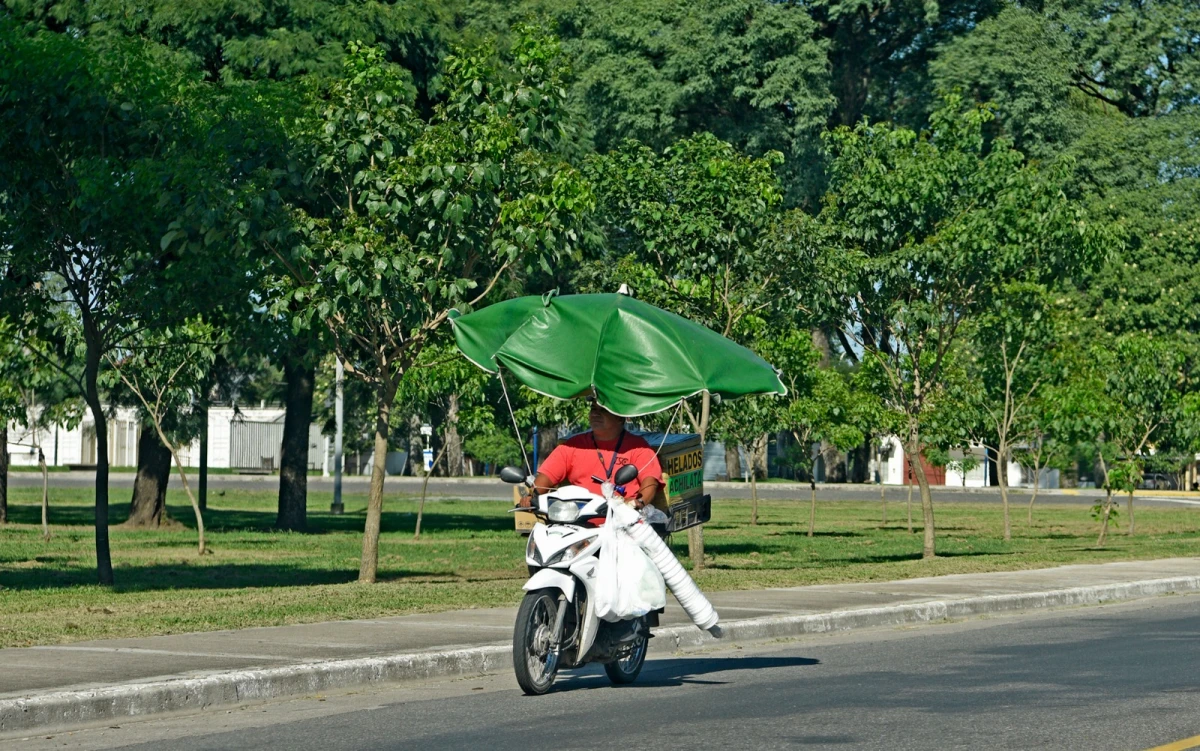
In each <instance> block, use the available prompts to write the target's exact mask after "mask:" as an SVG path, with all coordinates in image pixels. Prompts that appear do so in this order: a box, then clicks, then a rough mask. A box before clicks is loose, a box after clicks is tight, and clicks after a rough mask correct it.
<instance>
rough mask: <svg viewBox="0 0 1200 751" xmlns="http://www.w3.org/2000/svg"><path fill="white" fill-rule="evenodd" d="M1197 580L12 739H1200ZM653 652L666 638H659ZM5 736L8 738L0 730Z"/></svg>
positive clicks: (1057, 742)
mask: <svg viewBox="0 0 1200 751" xmlns="http://www.w3.org/2000/svg"><path fill="white" fill-rule="evenodd" d="M1197 643H1200V596H1191V597H1187V596H1180V597H1165V598H1158V599H1154V600H1143V601H1139V602H1135V603H1125V604H1121V605H1112V606H1107V607H1097V608H1082V609H1077V610H1069V611H1058V612H1049V613H1036V614H1025V615H1022V616H1013V617H1006V618H996V619H988V620H975V621H967V622H960V623H941V624H932V625H926V626H922V627H919V628H913V629H904V630H897V629H888V630H876V631H864V632H855V633H853V634H841V635H824V636H816V637H806V638H805V639H803V640H799V641H795V642H790V643H787V644H774V645H768V646H759V647H747V648H744V649H725V650H723V651H721V650H718V651H713V652H709V653H703V654H691V655H682V656H680V655H674V656H673V655H660V656H658V658H657V659H652V660H651V661H650V662H648V663H647V665H646V668H645V670H644V671H643V673H642V676H641V678H640V679H639V680H638V682H637V683H635V684H634V685H632V686H629V687H622V688H614V687H611V686H609V685H608V681H607V679H606V678H605V677H604V675H603V674H602V673H600V672H599V671H597V670H588V671H585V672H583V673H574V674H569V675H567V676H565V677H562V678H560V683H559V684H558V685H557V690H556V691H554V692H553V693H551V694H550V695H548V696H544V697H537V698H533V697H524V696H522V695H521V694H520V692H519V691H518V690H517V689H516V686H515V682H514V680H513V679H512V676H511V674H510V673H508V672H503V673H500V674H497V675H493V676H482V677H476V678H463V679H457V680H445V681H437V682H429V683H425V684H422V685H406V686H404V687H391V688H381V689H375V690H370V691H364V692H361V693H345V694H337V695H330V696H324V697H308V698H305V699H296V700H291V701H282V702H276V703H271V704H265V705H257V706H250V707H244V708H235V709H231V710H215V711H208V712H203V713H199V714H194V715H187V716H175V717H168V718H160V719H151V720H144V721H140V722H123V723H117V725H119V726H118V727H103V728H99V729H94V730H83V731H77V732H74V733H59V734H45V735H39V736H37V737H36V738H33V739H29V740H23V741H11V742H9V744H8V747H11V748H13V749H22V750H23V751H43V750H44V749H51V748H54V749H83V748H88V749H108V748H126V747H128V748H134V749H139V750H144V751H162V750H163V749H179V750H181V751H200V750H201V749H204V750H206V751H211V750H216V749H242V748H287V749H292V750H294V751H341V750H343V749H404V750H405V751H417V750H419V749H483V748H486V749H520V750H521V751H526V750H527V749H531V748H536V749H546V750H557V749H585V748H587V749H595V748H599V749H622V750H626V749H642V748H646V749H656V751H657V750H661V749H665V748H689V749H705V748H730V749H740V748H754V749H775V748H805V749H881V750H882V749H887V750H888V751H901V750H903V749H914V750H915V749H920V750H921V751H927V750H929V749H984V748H986V749H1023V750H1024V749H1081V750H1084V749H1086V750H1087V751H1108V750H1112V751H1117V750H1118V749H1119V750H1121V751H1129V749H1148V748H1152V747H1157V746H1159V745H1162V744H1168V743H1175V744H1176V745H1174V746H1173V747H1172V748H1173V749H1183V748H1191V747H1192V746H1191V745H1188V744H1178V741H1180V740H1181V739H1185V738H1193V742H1194V743H1195V744H1196V745H1200V649H1197V648H1196V645H1197ZM651 655H652V658H653V657H654V647H653V644H652V645H651ZM0 745H3V744H0Z"/></svg>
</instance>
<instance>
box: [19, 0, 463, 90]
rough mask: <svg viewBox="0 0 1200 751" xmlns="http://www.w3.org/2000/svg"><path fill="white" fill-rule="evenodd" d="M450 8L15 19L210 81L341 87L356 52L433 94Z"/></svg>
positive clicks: (68, 3)
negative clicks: (152, 48) (132, 45)
mask: <svg viewBox="0 0 1200 751" xmlns="http://www.w3.org/2000/svg"><path fill="white" fill-rule="evenodd" d="M451 7H452V6H447V5H445V4H442V3H425V2H416V3H357V2H347V0H253V1H252V2H248V3H244V4H240V5H238V6H236V7H232V6H197V5H195V4H194V3H189V2H187V1H186V0H182V1H179V2H177V1H172V0H164V1H162V2H155V3H150V4H147V3H140V2H137V1H136V0H99V1H98V2H94V1H92V0H86V1H85V0H65V1H63V2H54V3H45V2H39V1H38V0H13V1H12V2H9V3H7V9H8V10H9V12H10V13H12V14H13V15H14V16H17V17H19V18H23V19H26V20H29V21H33V22H35V23H38V24H41V25H44V26H45V27H46V28H48V29H50V30H52V31H55V32H59V33H71V34H86V35H90V36H93V37H96V38H98V39H101V40H104V39H120V38H122V37H124V38H138V39H143V40H145V41H148V42H151V43H153V44H155V45H161V46H162V47H165V48H169V49H172V50H177V51H178V52H179V53H181V54H182V56H184V58H185V59H186V60H188V62H189V63H190V64H192V65H194V66H195V67H196V68H198V69H199V70H200V71H201V72H202V73H203V75H204V76H205V78H206V79H207V80H209V81H213V82H218V81H223V82H236V81H244V80H263V79H284V78H294V77H300V76H305V75H308V76H316V77H335V76H337V75H338V74H339V73H340V71H341V67H342V63H343V60H344V58H345V55H346V45H347V43H348V42H352V41H360V42H363V43H366V44H370V45H373V46H375V47H378V48H380V49H382V50H385V51H386V53H387V56H388V59H389V60H390V61H392V62H395V63H398V64H404V65H405V67H406V68H408V69H409V70H410V71H412V72H413V75H414V77H415V78H417V80H418V81H419V82H420V83H421V84H422V86H423V87H424V86H425V85H427V84H428V83H429V80H430V79H432V78H434V77H436V75H437V67H436V60H437V58H438V56H440V54H441V53H443V52H444V50H445V43H446V37H447V36H448V35H450V34H451V33H452V31H451V29H452V26H453V19H452V17H451V12H450V8H451Z"/></svg>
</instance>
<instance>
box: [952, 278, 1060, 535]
mask: <svg viewBox="0 0 1200 751" xmlns="http://www.w3.org/2000/svg"><path fill="white" fill-rule="evenodd" d="M1064 333H1065V332H1064V331H1063V327H1062V326H1061V325H1060V324H1059V322H1058V317H1057V312H1056V311H1055V310H1054V308H1053V302H1052V300H1050V299H1049V293H1048V291H1047V290H1046V289H1045V288H1044V287H1043V286H1041V285H1039V284H1032V283H1022V282H1014V283H1009V284H1006V285H1004V286H1003V287H1002V288H1001V289H1000V290H998V293H997V294H996V295H995V297H993V299H992V300H991V302H990V304H989V306H988V307H987V308H986V309H984V310H983V311H982V312H981V313H980V315H979V319H978V321H977V323H976V325H975V327H974V330H973V334H974V336H973V337H972V338H973V341H972V343H971V347H972V350H973V352H974V353H975V354H974V357H973V358H972V361H973V362H972V364H973V365H974V367H971V368H969V369H968V379H969V381H968V384H967V388H968V389H970V390H971V391H973V392H974V393H975V394H977V395H978V396H979V397H980V400H979V408H978V410H977V412H976V414H978V415H979V417H981V418H982V422H983V424H982V425H980V426H979V428H981V429H980V430H978V432H976V433H975V438H976V440H977V441H978V442H979V443H982V444H983V445H985V446H988V447H989V448H991V449H992V450H993V451H995V454H996V468H997V471H996V475H997V477H996V479H997V484H998V485H999V486H1000V500H1001V504H1002V505H1003V508H1004V539H1005V540H1011V539H1012V522H1011V519H1010V517H1009V507H1008V489H1009V478H1008V463H1009V461H1010V460H1011V459H1012V453H1013V448H1014V447H1015V446H1017V445H1021V444H1028V443H1030V442H1032V441H1035V440H1037V436H1036V434H1034V433H1033V432H1031V431H1032V430H1033V429H1034V428H1036V423H1035V422H1034V421H1032V420H1030V419H1027V417H1028V416H1029V415H1028V413H1029V411H1030V410H1031V409H1032V408H1033V404H1034V401H1035V400H1036V399H1037V398H1038V396H1040V392H1041V390H1042V389H1043V387H1044V386H1045V385H1046V384H1047V383H1048V382H1051V381H1052V380H1053V379H1054V378H1055V377H1056V370H1057V367H1058V366H1059V363H1056V362H1055V348H1056V346H1057V344H1058V342H1059V340H1060V338H1061V337H1062V335H1063V334H1064ZM1035 484H1036V483H1035Z"/></svg>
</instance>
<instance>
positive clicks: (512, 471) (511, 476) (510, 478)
mask: <svg viewBox="0 0 1200 751" xmlns="http://www.w3.org/2000/svg"><path fill="white" fill-rule="evenodd" d="M500 479H501V480H503V481H504V482H507V483H509V484H510V485H517V484H519V483H522V482H525V473H524V472H522V471H521V470H519V469H517V468H516V467H504V468H503V469H501V470H500Z"/></svg>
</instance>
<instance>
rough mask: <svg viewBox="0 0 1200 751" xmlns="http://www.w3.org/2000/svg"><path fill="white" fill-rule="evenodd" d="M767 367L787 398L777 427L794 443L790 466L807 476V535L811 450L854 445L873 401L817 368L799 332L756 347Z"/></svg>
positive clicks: (841, 376)
mask: <svg viewBox="0 0 1200 751" xmlns="http://www.w3.org/2000/svg"><path fill="white" fill-rule="evenodd" d="M758 351H759V354H761V355H762V356H763V357H764V358H765V359H766V360H767V361H768V362H770V363H771V364H772V365H774V366H775V367H777V368H779V369H780V371H781V372H782V373H783V375H782V376H781V378H782V380H783V382H784V385H785V386H787V390H788V394H787V396H786V397H783V398H782V399H781V400H779V401H780V405H779V408H780V411H781V415H780V418H779V423H780V427H781V428H782V429H783V430H786V431H788V432H789V433H790V434H791V436H792V438H793V440H795V442H796V445H795V447H794V448H795V450H794V452H793V453H792V454H791V455H790V461H791V463H792V465H793V466H795V467H797V468H800V469H803V470H804V471H805V472H806V473H807V474H808V479H809V490H810V492H811V498H810V503H809V511H808V536H809V537H812V536H813V535H814V534H815V529H816V517H817V475H816V460H817V456H818V455H819V454H818V451H817V450H815V446H816V445H817V444H820V443H825V442H827V443H828V444H829V445H831V446H833V447H835V448H836V449H838V450H840V451H847V450H849V449H851V448H854V447H855V446H859V445H861V444H862V442H863V441H864V440H865V439H866V435H865V432H864V430H865V428H866V426H867V425H868V424H869V423H870V422H872V421H873V420H872V413H873V411H875V410H873V409H872V407H873V406H874V401H873V400H872V399H871V398H870V395H868V394H864V393H859V392H856V391H855V390H853V389H852V385H851V382H850V380H849V378H848V377H847V375H846V374H845V373H841V372H838V371H835V370H832V369H827V368H820V367H818V362H819V360H820V353H819V352H817V350H816V349H815V348H814V347H813V346H812V342H811V338H810V337H809V336H808V334H807V332H806V331H804V330H803V329H791V330H787V331H784V332H781V333H780V334H779V335H777V336H775V337H773V338H771V339H768V340H767V341H765V342H762V343H761V344H760V345H759V347H758Z"/></svg>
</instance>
